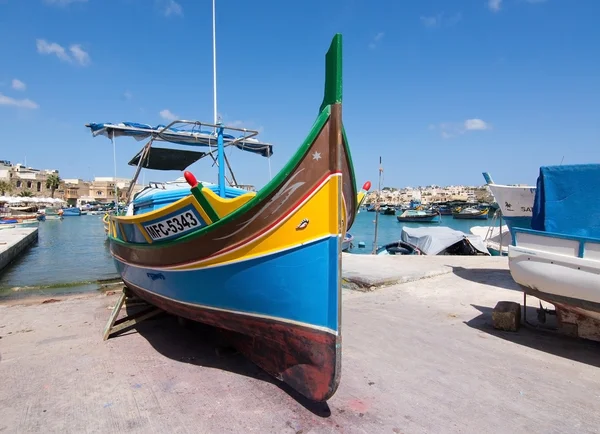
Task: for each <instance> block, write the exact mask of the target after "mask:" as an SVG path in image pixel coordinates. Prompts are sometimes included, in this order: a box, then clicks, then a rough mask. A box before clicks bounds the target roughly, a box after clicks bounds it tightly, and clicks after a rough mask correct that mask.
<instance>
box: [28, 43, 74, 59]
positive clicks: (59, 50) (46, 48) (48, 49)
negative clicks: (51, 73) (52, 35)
mask: <svg viewBox="0 0 600 434" xmlns="http://www.w3.org/2000/svg"><path fill="white" fill-rule="evenodd" d="M36 47H37V51H38V53H40V54H54V55H56V57H58V58H59V59H60V60H62V61H65V62H70V61H71V58H70V57H69V55H68V54H67V50H65V47H63V46H62V45H58V44H57V43H55V42H47V41H46V40H45V39H38V40H36Z"/></svg>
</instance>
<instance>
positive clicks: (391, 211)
mask: <svg viewBox="0 0 600 434" xmlns="http://www.w3.org/2000/svg"><path fill="white" fill-rule="evenodd" d="M379 213H380V214H383V215H396V208H394V207H393V206H391V205H384V206H382V207H381V208H380V209H379Z"/></svg>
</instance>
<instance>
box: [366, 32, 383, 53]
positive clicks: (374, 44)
mask: <svg viewBox="0 0 600 434" xmlns="http://www.w3.org/2000/svg"><path fill="white" fill-rule="evenodd" d="M384 36H385V33H383V32H379V33H377V34H376V35H375V37H374V38H373V40H371V43H369V48H370V49H371V50H374V49H375V48H377V45H379V42H381V40H382V39H383V37H384Z"/></svg>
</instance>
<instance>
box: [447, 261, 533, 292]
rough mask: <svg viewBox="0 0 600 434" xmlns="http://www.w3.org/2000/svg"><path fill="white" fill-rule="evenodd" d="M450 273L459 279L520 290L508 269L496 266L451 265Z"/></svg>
mask: <svg viewBox="0 0 600 434" xmlns="http://www.w3.org/2000/svg"><path fill="white" fill-rule="evenodd" d="M450 267H452V273H454V274H455V275H456V276H458V277H460V278H461V279H465V280H470V281H471V282H475V283H481V284H483V285H492V286H496V287H498V288H502V289H510V290H513V291H519V292H522V291H521V288H520V287H519V285H518V284H517V282H515V281H514V280H513V278H512V276H511V274H510V271H509V270H502V269H498V268H473V269H469V268H465V267H457V266H451V265H450Z"/></svg>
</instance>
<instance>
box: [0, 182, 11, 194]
mask: <svg viewBox="0 0 600 434" xmlns="http://www.w3.org/2000/svg"><path fill="white" fill-rule="evenodd" d="M11 191H12V185H11V184H10V182H8V181H0V193H2V196H4V195H5V194H6V192H11Z"/></svg>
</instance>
